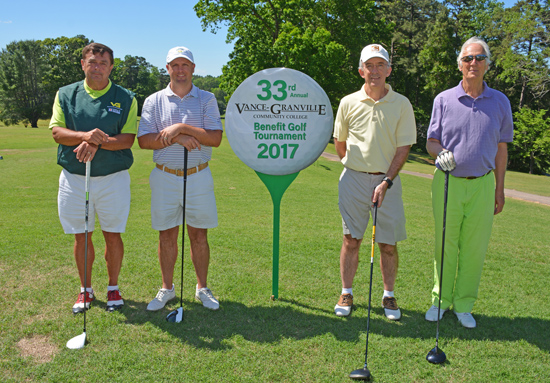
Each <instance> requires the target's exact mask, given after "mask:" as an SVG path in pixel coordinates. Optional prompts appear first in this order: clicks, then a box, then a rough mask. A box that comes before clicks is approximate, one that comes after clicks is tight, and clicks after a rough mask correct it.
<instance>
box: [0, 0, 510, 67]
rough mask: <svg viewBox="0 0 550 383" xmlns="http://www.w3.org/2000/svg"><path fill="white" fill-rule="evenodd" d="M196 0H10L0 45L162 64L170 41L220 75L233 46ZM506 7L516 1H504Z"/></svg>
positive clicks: (0, 24)
mask: <svg viewBox="0 0 550 383" xmlns="http://www.w3.org/2000/svg"><path fill="white" fill-rule="evenodd" d="M195 3H196V1H191V0H179V1H154V0H153V1H152V0H148V1H144V0H134V1H128V0H113V1H105V0H96V1H95V2H90V1H79V0H72V1H68V0H64V1H62V0H22V1H21V0H19V1H17V0H15V1H13V0H12V1H3V4H2V7H0V48H5V47H6V45H7V44H9V43H10V42H12V41H17V40H30V39H34V40H42V39H45V38H48V37H50V38H55V37H60V36H66V37H74V36H76V35H84V36H86V37H87V38H89V39H91V40H94V41H96V42H99V43H103V44H106V45H108V46H109V47H111V48H112V49H113V51H114V53H115V57H118V58H124V56H126V55H132V56H142V57H145V59H146V60H147V61H148V62H150V63H151V64H153V65H155V66H156V67H158V68H164V66H165V59H166V53H167V52H168V50H169V49H170V48H172V47H174V46H178V45H183V46H186V47H187V48H189V49H191V51H192V52H193V55H194V58H195V62H196V64H197V66H196V69H195V73H196V74H198V75H202V76H204V75H212V76H219V75H221V73H222V66H223V65H224V64H225V63H227V61H228V60H229V53H230V52H231V51H232V49H233V47H232V45H228V44H226V43H225V37H226V30H225V29H222V30H220V31H218V33H217V34H212V33H210V32H209V31H207V32H203V31H202V28H201V25H200V21H199V19H198V17H197V16H196V14H195V12H194V11H193V5H194V4H195ZM504 3H505V6H506V7H511V6H512V5H514V4H515V3H516V0H506V1H504Z"/></svg>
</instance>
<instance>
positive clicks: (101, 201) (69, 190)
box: [57, 169, 130, 234]
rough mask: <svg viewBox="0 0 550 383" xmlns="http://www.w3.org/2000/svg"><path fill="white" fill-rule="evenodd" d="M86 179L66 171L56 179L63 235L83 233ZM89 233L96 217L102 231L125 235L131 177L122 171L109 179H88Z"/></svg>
mask: <svg viewBox="0 0 550 383" xmlns="http://www.w3.org/2000/svg"><path fill="white" fill-rule="evenodd" d="M85 181H86V177H85V176H80V175H77V174H71V173H69V172H68V171H66V170H65V169H63V170H62V171H61V175H60V176H59V192H58V195H57V205H58V212H59V219H60V221H61V225H62V226H63V230H64V231H65V233H66V234H79V233H84V229H85V227H84V226H85V215H86V212H85V210H86V202H85V201H86V190H85ZM89 200H90V204H89V210H88V231H89V232H92V231H94V226H95V215H96V214H97V218H98V219H99V223H100V225H101V230H103V231H106V232H109V233H124V231H125V230H126V222H127V221H128V215H129V214H130V174H129V173H128V170H123V171H120V172H117V173H114V174H109V175H108V176H101V177H91V178H90V194H89Z"/></svg>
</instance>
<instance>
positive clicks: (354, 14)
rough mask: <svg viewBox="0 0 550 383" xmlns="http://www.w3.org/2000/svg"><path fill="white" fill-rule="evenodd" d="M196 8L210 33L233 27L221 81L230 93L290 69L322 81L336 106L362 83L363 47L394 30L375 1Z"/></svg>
mask: <svg viewBox="0 0 550 383" xmlns="http://www.w3.org/2000/svg"><path fill="white" fill-rule="evenodd" d="M194 9H195V11H196V13H197V16H198V17H199V18H201V21H202V25H203V29H204V30H206V29H207V28H210V30H211V31H212V32H216V30H217V28H219V26H220V25H222V24H226V25H228V34H227V42H233V43H234V50H233V52H232V53H231V54H230V56H229V57H230V61H229V62H228V63H227V64H226V65H225V66H224V68H223V75H222V82H221V88H222V89H223V90H224V91H226V92H227V93H228V94H231V93H232V92H233V91H234V90H235V89H236V88H237V86H238V85H239V84H240V83H241V82H242V81H244V80H245V79H246V78H247V77H249V76H250V75H252V74H254V73H256V72H258V71H260V70H263V69H266V68H273V67H287V68H292V69H296V70H299V71H302V72H304V73H306V74H308V75H309V76H310V77H312V78H313V79H314V80H315V81H317V82H318V83H319V85H320V86H321V87H322V88H323V89H324V90H325V91H326V92H327V95H328V96H329V98H330V100H331V103H332V105H333V108H335V107H337V106H338V103H339V101H340V99H341V97H343V96H344V95H346V94H348V93H351V92H352V91H355V90H357V89H358V88H359V86H360V84H361V78H360V77H359V76H358V74H357V67H358V63H359V54H360V52H361V49H362V47H363V46H365V45H367V44H368V43H372V42H375V41H378V39H379V37H380V36H381V35H383V32H384V31H388V30H389V29H388V27H387V26H386V25H385V23H382V22H378V21H376V20H375V13H374V12H375V5H374V1H364V0H340V1H338V0H320V1H315V0H267V1H253V0H244V1H238V2H237V1H223V0H201V1H199V2H197V4H196V5H195V8H194Z"/></svg>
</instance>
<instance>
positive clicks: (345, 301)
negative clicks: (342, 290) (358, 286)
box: [342, 294, 353, 306]
mask: <svg viewBox="0 0 550 383" xmlns="http://www.w3.org/2000/svg"><path fill="white" fill-rule="evenodd" d="M352 300H353V297H352V296H351V294H342V306H349V305H350V304H351V302H352Z"/></svg>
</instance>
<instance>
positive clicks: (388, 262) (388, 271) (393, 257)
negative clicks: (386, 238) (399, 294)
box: [378, 243, 399, 291]
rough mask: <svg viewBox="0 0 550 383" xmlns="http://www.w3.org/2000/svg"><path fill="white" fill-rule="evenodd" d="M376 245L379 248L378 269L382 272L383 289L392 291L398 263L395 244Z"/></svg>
mask: <svg viewBox="0 0 550 383" xmlns="http://www.w3.org/2000/svg"><path fill="white" fill-rule="evenodd" d="M378 247H379V248H380V271H381V272H382V280H383V282H384V290H387V291H393V289H394V287H395V279H396V277H397V267H398V264H399V256H398V254H397V245H388V244H386V243H379V244H378Z"/></svg>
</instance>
